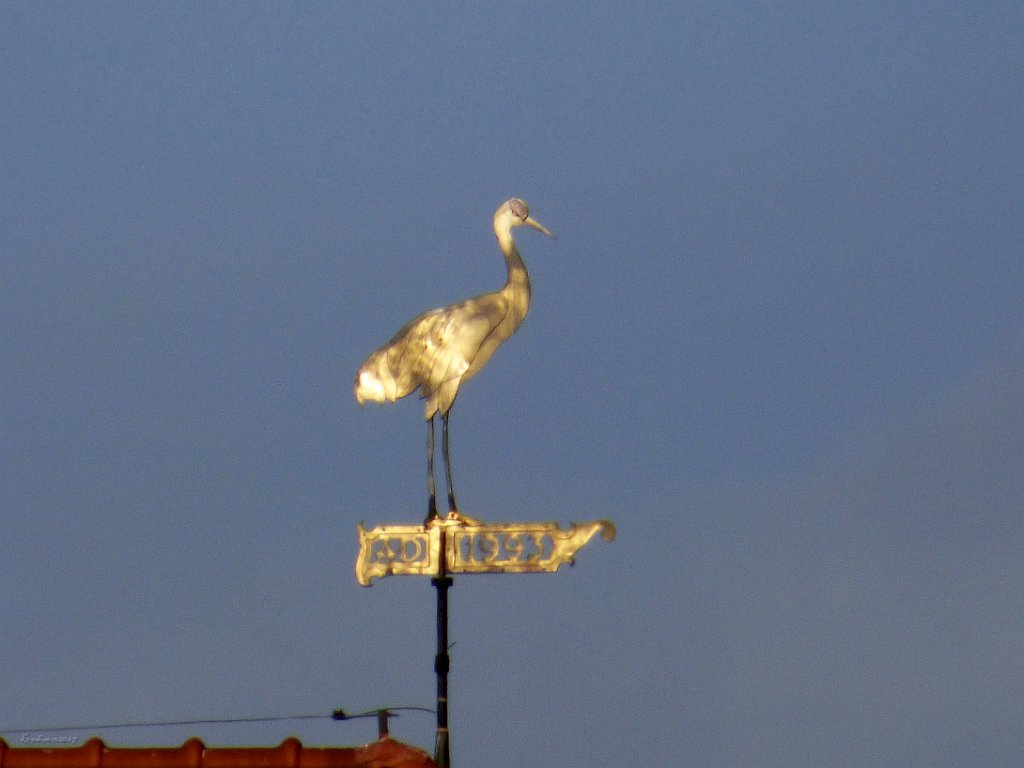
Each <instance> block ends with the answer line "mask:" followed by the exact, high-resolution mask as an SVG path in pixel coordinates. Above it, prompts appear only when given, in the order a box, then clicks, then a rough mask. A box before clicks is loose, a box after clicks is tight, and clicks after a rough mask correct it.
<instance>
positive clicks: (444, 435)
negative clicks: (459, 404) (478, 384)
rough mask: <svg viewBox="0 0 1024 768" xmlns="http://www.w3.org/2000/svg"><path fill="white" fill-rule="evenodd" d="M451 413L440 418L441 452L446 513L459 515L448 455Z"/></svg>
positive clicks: (450, 461)
mask: <svg viewBox="0 0 1024 768" xmlns="http://www.w3.org/2000/svg"><path fill="white" fill-rule="evenodd" d="M450 413H451V411H448V413H445V414H444V415H442V416H441V451H442V453H444V476H445V480H446V481H447V482H448V511H449V513H451V512H454V513H455V514H456V515H457V514H459V506H458V505H457V504H456V503H455V487H454V486H453V485H452V460H451V458H449V454H448V416H449V414H450Z"/></svg>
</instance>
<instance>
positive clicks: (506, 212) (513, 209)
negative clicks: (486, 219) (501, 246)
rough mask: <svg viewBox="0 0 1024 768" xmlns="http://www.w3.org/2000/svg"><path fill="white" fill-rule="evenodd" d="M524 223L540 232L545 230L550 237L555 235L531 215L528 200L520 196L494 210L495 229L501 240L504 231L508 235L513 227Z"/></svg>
mask: <svg viewBox="0 0 1024 768" xmlns="http://www.w3.org/2000/svg"><path fill="white" fill-rule="evenodd" d="M524 224H526V225H527V226H530V227H533V228H534V229H536V230H537V231H538V232H543V233H544V234H545V235H547V236H548V237H554V236H555V235H554V233H553V232H552V231H551V230H550V229H548V228H547V227H545V226H544V225H543V224H541V223H540V222H539V221H537V220H536V219H533V218H531V217H530V209H529V207H528V206H527V205H526V201H525V200H520V199H519V198H518V197H513V198H512V199H511V200H506V201H505V202H504V203H502V204H501V205H500V206H499V207H498V210H496V211H495V212H494V231H495V232H496V233H498V239H499V240H500V239H501V234H502V233H505V234H506V235H507V234H508V233H509V232H510V231H511V229H512V227H521V226H523V225H524Z"/></svg>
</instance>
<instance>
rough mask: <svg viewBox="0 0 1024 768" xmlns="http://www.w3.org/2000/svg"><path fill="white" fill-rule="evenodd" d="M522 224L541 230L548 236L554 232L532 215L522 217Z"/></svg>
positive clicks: (551, 235) (553, 235)
mask: <svg viewBox="0 0 1024 768" xmlns="http://www.w3.org/2000/svg"><path fill="white" fill-rule="evenodd" d="M523 224H529V225H530V226H531V227H533V228H534V229H536V230H537V231H538V232H543V233H544V234H545V235H547V236H548V237H555V233H554V232H552V231H551V230H550V229H548V228H547V227H545V226H544V225H543V224H541V223H540V222H539V221H537V220H536V219H535V218H533V217H532V216H527V217H526V218H525V219H523ZM555 239H556V240H557V239H558V238H555Z"/></svg>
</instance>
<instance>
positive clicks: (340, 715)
mask: <svg viewBox="0 0 1024 768" xmlns="http://www.w3.org/2000/svg"><path fill="white" fill-rule="evenodd" d="M399 710H410V711H419V712H433V711H434V710H432V709H428V708H426V707H384V708H382V709H368V710H366V711H365V712H356V713H354V714H351V715H350V714H348V713H347V712H345V711H344V710H342V709H336V710H334V711H333V712H332V713H331V714H329V715H283V716H278V717H222V718H215V719H211V720H163V721H159V722H145V723H106V724H103V725H63V726H55V725H48V726H45V727H43V728H0V733H52V732H54V731H101V730H109V729H113V728H156V727H161V726H173V725H222V724H225V723H273V722H279V721H283V720H354V719H356V718H360V717H376V716H378V714H379V713H381V712H388V713H391V714H392V716H395V717H397V714H396V713H397V712H398V711H399Z"/></svg>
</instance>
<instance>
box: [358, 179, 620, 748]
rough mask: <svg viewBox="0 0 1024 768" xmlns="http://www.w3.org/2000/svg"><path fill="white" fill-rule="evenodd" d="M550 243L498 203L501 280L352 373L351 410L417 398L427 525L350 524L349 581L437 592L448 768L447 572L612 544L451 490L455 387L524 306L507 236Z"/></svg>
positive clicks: (608, 528)
mask: <svg viewBox="0 0 1024 768" xmlns="http://www.w3.org/2000/svg"><path fill="white" fill-rule="evenodd" d="M524 224H525V225H526V226H529V227H533V228H534V229H536V230H538V231H539V232H543V233H544V234H545V235H548V236H549V237H554V235H553V234H552V233H551V231H550V230H548V229H547V228H546V227H544V226H543V225H542V224H540V223H539V222H538V221H536V220H535V219H533V218H531V217H530V211H529V208H528V207H527V205H526V203H525V202H524V201H522V200H520V199H519V198H515V197H514V198H512V199H511V200H507V201H506V202H504V203H502V204H501V206H499V208H498V210H497V211H495V213H494V234H495V236H496V237H497V238H498V246H499V247H500V248H501V252H502V254H504V256H505V266H506V267H507V269H508V278H507V279H506V281H505V285H504V286H503V287H502V288H501V289H500V290H497V291H494V292H493V293H484V294H481V295H480V296H476V297H474V298H472V299H467V300H466V301H463V302H460V303H458V304H450V305H448V306H446V307H440V308H438V309H432V310H430V311H429V312H424V313H423V314H422V315H419V316H418V317H416V318H413V319H412V320H410V321H409V322H408V323H407V324H406V325H405V326H404V327H403V328H402V329H401V330H400V331H398V333H396V334H395V335H394V336H393V337H392V338H391V340H390V341H388V342H387V343H386V344H384V345H383V346H382V347H380V348H379V349H377V350H376V351H375V352H374V353H373V354H371V355H370V356H369V357H368V358H367V359H366V362H365V363H363V365H362V367H360V369H359V373H358V374H357V375H356V382H355V396H356V400H357V401H358V402H359V404H360V405H362V404H363V403H365V402H367V401H369V402H375V403H388V402H395V401H396V400H399V399H400V398H403V397H405V396H407V395H410V394H412V393H413V392H415V391H417V390H419V394H420V398H421V399H423V400H425V401H426V404H425V406H424V409H423V415H424V418H426V420H427V490H428V493H429V500H428V503H427V518H426V521H425V522H424V523H423V525H383V526H378V527H376V528H373V529H372V530H367V529H366V528H364V527H363V525H362V523H360V525H359V545H360V547H359V557H358V559H357V560H356V578H357V580H358V581H359V583H360V584H362V585H363V586H370V584H371V582H372V580H373V579H374V578H381V577H384V576H391V575H400V574H415V575H425V576H431V577H432V578H431V581H432V583H433V584H434V586H435V587H436V588H437V656H436V657H435V661H434V670H435V672H436V674H437V741H436V743H435V751H434V760H435V762H436V763H437V764H438V766H440V767H441V768H448V766H449V765H450V755H449V741H448V667H449V657H448V588H449V587H450V586H451V585H452V578H451V575H450V574H453V573H537V572H551V571H555V570H557V569H558V568H559V567H560V566H561V565H563V564H565V563H568V564H570V565H571V564H573V562H574V558H575V555H576V552H577V551H579V550H580V549H581V548H582V547H583V546H584V545H585V544H586V543H587V542H588V541H590V539H591V538H593V536H594V535H595V534H596V533H597V532H599V531H600V532H601V535H602V536H603V537H604V538H605V539H606V540H609V541H610V540H611V539H614V538H615V526H614V525H613V524H612V523H611V522H610V521H608V520H597V521H594V522H589V523H572V524H571V525H570V526H569V528H568V529H565V530H563V529H562V528H560V527H559V526H558V525H557V524H556V523H552V522H538V523H497V524H494V523H490V524H489V523H484V522H483V521H481V520H477V519H475V518H471V517H468V516H467V515H464V514H462V513H461V512H460V511H459V508H458V505H457V504H456V502H455V489H454V486H453V485H452V468H451V459H450V457H449V451H448V421H449V416H450V415H451V409H452V405H453V404H454V403H455V398H456V397H457V396H458V394H459V388H460V387H461V386H462V383H463V382H464V381H467V380H468V379H470V378H471V377H473V376H475V375H476V374H477V373H478V372H479V371H480V369H481V368H483V366H484V365H485V364H486V363H487V361H488V360H490V359H491V355H493V354H494V351H495V350H496V349H497V348H498V347H499V346H501V344H502V343H503V342H505V341H506V340H507V339H508V338H510V337H511V336H512V334H513V333H515V332H516V330H517V329H518V328H519V326H520V325H522V323H523V320H524V319H525V318H526V313H527V312H528V311H529V309H530V275H529V273H528V272H527V271H526V265H525V264H524V263H523V259H522V257H521V256H520V255H519V249H518V248H517V247H516V243H515V240H514V239H513V238H512V230H513V228H515V227H520V226H523V225H524ZM439 414H440V417H441V453H442V456H443V458H444V469H445V483H446V487H447V491H448V512H447V514H446V515H443V516H442V515H439V514H438V511H437V493H436V486H435V483H434V419H435V417H436V416H437V415H439Z"/></svg>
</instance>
